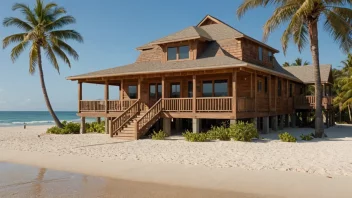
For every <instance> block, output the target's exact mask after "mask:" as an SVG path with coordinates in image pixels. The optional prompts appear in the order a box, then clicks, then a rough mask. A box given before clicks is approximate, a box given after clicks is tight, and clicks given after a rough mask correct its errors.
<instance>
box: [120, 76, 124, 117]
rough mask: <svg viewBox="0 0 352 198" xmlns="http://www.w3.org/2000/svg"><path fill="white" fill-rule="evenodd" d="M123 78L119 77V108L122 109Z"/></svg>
mask: <svg viewBox="0 0 352 198" xmlns="http://www.w3.org/2000/svg"><path fill="white" fill-rule="evenodd" d="M123 92H124V91H123V79H121V83H120V105H121V106H120V110H121V111H123Z"/></svg>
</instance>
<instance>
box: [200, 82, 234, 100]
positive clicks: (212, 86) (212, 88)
mask: <svg viewBox="0 0 352 198" xmlns="http://www.w3.org/2000/svg"><path fill="white" fill-rule="evenodd" d="M216 81H226V84H227V87H226V88H227V89H226V92H227V96H216V95H215V83H216ZM204 83H207V84H208V83H209V84H210V83H211V92H212V93H211V96H204ZM229 96H230V93H229V79H212V80H203V81H202V97H229Z"/></svg>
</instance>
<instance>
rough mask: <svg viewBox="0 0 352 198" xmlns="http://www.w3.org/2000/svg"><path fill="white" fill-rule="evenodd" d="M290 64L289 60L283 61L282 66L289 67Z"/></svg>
mask: <svg viewBox="0 0 352 198" xmlns="http://www.w3.org/2000/svg"><path fill="white" fill-rule="evenodd" d="M290 65H291V64H290V63H289V62H284V64H282V66H283V67H289V66H290Z"/></svg>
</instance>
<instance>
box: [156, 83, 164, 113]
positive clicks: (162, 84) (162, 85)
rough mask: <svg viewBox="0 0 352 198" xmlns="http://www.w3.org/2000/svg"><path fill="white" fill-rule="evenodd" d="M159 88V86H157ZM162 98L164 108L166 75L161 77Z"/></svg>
mask: <svg viewBox="0 0 352 198" xmlns="http://www.w3.org/2000/svg"><path fill="white" fill-rule="evenodd" d="M157 89H158V88H157ZM161 98H162V99H163V100H162V108H164V107H165V105H164V98H165V76H163V77H161Z"/></svg>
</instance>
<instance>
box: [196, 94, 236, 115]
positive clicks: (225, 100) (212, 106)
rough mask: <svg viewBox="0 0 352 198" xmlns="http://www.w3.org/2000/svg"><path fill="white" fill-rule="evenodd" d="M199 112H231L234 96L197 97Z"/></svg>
mask: <svg viewBox="0 0 352 198" xmlns="http://www.w3.org/2000/svg"><path fill="white" fill-rule="evenodd" d="M196 111H197V112H214V111H216V112H231V111H232V97H204V98H197V99H196Z"/></svg>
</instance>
